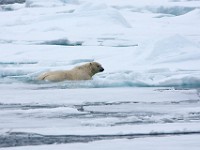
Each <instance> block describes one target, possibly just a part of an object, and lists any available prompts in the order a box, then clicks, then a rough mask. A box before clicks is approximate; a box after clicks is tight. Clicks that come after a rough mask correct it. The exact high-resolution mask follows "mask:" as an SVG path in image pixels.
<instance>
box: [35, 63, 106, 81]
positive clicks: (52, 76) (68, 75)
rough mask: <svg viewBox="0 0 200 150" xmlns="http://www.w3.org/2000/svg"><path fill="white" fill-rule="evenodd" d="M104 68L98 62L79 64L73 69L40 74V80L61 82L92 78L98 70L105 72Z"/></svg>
mask: <svg viewBox="0 0 200 150" xmlns="http://www.w3.org/2000/svg"><path fill="white" fill-rule="evenodd" d="M103 71H104V68H103V67H102V66H101V64H99V63H98V62H90V63H86V64H84V65H81V66H77V67H75V68H73V69H71V70H63V71H50V72H46V73H43V74H41V75H39V76H38V78H37V79H38V80H46V81H51V82H60V81H64V80H90V79H92V76H93V75H95V74H96V73H98V72H103Z"/></svg>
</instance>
